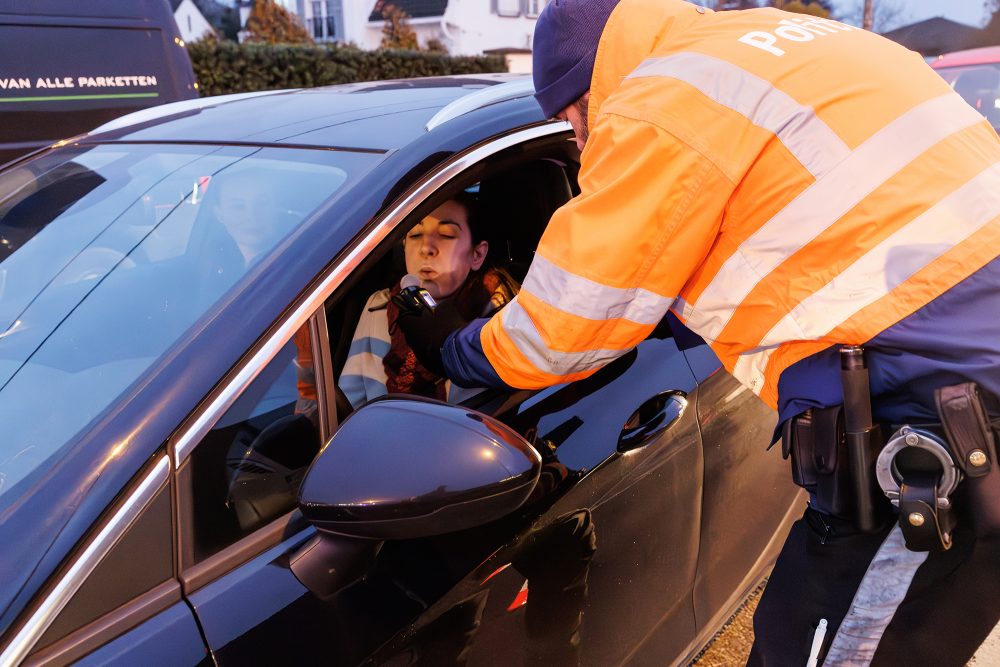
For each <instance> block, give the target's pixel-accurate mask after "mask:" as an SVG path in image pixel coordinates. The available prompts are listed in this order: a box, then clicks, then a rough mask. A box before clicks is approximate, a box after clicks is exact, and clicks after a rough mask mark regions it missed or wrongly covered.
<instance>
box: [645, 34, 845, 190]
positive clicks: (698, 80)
mask: <svg viewBox="0 0 1000 667" xmlns="http://www.w3.org/2000/svg"><path fill="white" fill-rule="evenodd" d="M654 76H661V77H667V78H670V79H676V80H677V81H683V82H685V83H688V84H690V85H692V86H694V87H695V88H697V89H698V90H699V91H701V92H702V93H703V94H704V95H706V96H707V97H709V98H710V99H712V100H715V101H716V102H718V103H719V104H721V105H722V106H724V107H726V108H728V109H732V110H733V111H735V112H737V113H739V114H740V115H742V116H744V117H746V118H747V120H749V121H750V122H751V123H753V124H754V125H756V126H757V127H760V128H763V129H765V130H768V131H769V132H772V133H774V134H775V135H776V136H777V137H778V139H780V140H781V143H782V144H783V145H784V146H785V148H787V149H788V151H789V152H790V153H791V154H792V155H794V156H795V159H796V160H798V161H799V163H801V164H802V166H803V167H805V168H806V169H808V170H809V173H811V174H812V175H813V176H815V177H816V178H819V177H820V176H822V175H823V174H825V173H826V172H828V171H830V169H832V168H833V167H834V166H835V165H836V164H837V163H839V162H840V161H841V160H843V159H844V158H846V157H847V156H848V155H849V154H850V152H851V151H850V149H849V148H848V147H847V144H845V143H844V141H843V140H842V139H841V138H840V137H839V136H837V133H836V132H834V131H833V130H832V129H830V126H828V125H827V124H826V123H824V122H823V121H822V120H820V118H819V117H818V116H817V115H816V112H815V111H814V110H813V108H812V107H808V106H805V105H803V104H799V103H798V102H796V101H795V100H794V99H792V98H791V97H790V96H789V95H788V94H787V93H784V92H782V91H780V90H778V89H777V88H775V87H774V85H773V84H771V83H770V82H769V81H766V80H764V79H762V78H760V77H759V76H757V75H755V74H751V73H750V72H748V71H746V70H744V69H742V68H740V67H737V66H736V65H733V64H732V63H729V62H726V61H725V60H721V59H719V58H714V57H712V56H708V55H705V54H702V53H690V52H684V53H677V54H674V55H671V56H664V57H662V58H649V59H648V60H645V61H644V62H643V63H642V64H640V65H639V66H638V67H637V68H635V70H634V71H633V72H632V73H631V74H629V75H628V77H627V78H629V79H635V78H640V77H654Z"/></svg>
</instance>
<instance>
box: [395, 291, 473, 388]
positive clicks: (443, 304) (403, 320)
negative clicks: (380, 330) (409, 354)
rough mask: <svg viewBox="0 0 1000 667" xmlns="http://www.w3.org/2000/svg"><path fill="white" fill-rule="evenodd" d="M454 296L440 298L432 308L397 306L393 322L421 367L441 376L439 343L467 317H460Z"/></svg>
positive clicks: (464, 321)
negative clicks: (414, 308) (404, 308)
mask: <svg viewBox="0 0 1000 667" xmlns="http://www.w3.org/2000/svg"><path fill="white" fill-rule="evenodd" d="M455 302H456V300H455V299H442V300H441V301H439V302H438V306H437V308H435V309H434V310H430V309H426V308H425V309H422V310H420V311H419V312H414V311H412V310H406V311H404V310H400V313H399V317H398V318H397V320H396V325H397V326H398V327H399V328H400V329H401V330H402V332H403V335H404V336H405V337H406V342H407V344H409V346H410V347H411V348H412V349H413V353H414V354H415V355H417V359H418V360H419V361H420V363H421V364H423V365H424V368H426V369H427V370H429V371H430V372H432V373H436V374H437V375H441V376H444V364H443V363H442V362H441V347H442V346H443V345H444V341H445V339H446V338H447V337H448V334H450V333H451V332H452V331H457V330H458V329H461V328H462V327H464V326H465V325H466V324H468V323H469V322H468V320H466V319H465V318H463V317H462V316H461V315H460V314H459V312H458V309H457V308H456V303H455Z"/></svg>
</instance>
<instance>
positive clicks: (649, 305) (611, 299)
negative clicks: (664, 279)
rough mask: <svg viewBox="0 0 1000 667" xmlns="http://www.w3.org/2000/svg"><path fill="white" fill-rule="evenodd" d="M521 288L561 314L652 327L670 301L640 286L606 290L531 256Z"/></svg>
mask: <svg viewBox="0 0 1000 667" xmlns="http://www.w3.org/2000/svg"><path fill="white" fill-rule="evenodd" d="M522 289H523V290H524V291H526V292H530V293H531V294H532V295H533V296H535V297H537V298H538V299H540V300H541V301H543V302H544V303H547V304H548V305H550V306H552V307H554V308H557V309H559V310H561V311H563V312H564V313H569V314H571V315H576V316H577V317H585V318H587V319H590V320H611V319H619V318H620V319H624V320H629V321H630V322H635V323H636V324H649V325H656V324H657V323H659V321H660V320H662V319H663V316H664V315H665V314H666V313H667V309H668V308H670V304H672V303H673V302H674V298H673V297H664V296H660V295H659V294H654V293H653V292H650V291H649V290H645V289H642V288H641V287H630V288H627V289H626V288H621V287H610V286H608V285H602V284H601V283H598V282H595V281H593V280H590V279H588V278H584V277H582V276H578V275H576V274H575V273H571V272H569V271H566V270H565V269H563V268H561V267H559V266H556V265H555V264H553V263H552V262H551V261H549V260H548V259H546V258H545V257H542V256H541V255H540V254H537V253H536V254H535V258H534V259H533V260H532V262H531V268H530V269H529V270H528V275H527V277H526V278H525V279H524V284H523V285H522Z"/></svg>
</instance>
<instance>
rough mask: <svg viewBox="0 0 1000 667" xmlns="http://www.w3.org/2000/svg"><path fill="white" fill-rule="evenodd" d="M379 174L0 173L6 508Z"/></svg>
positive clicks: (279, 165) (301, 160)
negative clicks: (295, 240)
mask: <svg viewBox="0 0 1000 667" xmlns="http://www.w3.org/2000/svg"><path fill="white" fill-rule="evenodd" d="M375 161H377V156H372V155H360V154H350V153H338V152H331V151H301V150H292V149H266V148H265V149H261V148H252V147H250V148H245V147H241V148H233V147H229V148H219V147H212V146H199V147H167V146H140V145H106V146H97V147H93V148H90V149H86V150H78V151H75V152H69V153H65V154H64V153H55V154H52V155H50V156H47V157H45V158H44V159H41V160H35V161H31V162H28V163H25V164H24V165H23V166H19V167H18V168H17V169H14V170H7V171H5V172H2V173H0V423H2V424H3V425H4V435H3V438H0V508H2V506H3V505H4V504H5V503H6V502H8V501H10V499H11V498H12V497H13V496H16V495H17V494H16V492H15V493H12V491H11V489H12V488H13V487H15V486H16V485H17V484H18V483H19V482H22V481H24V483H26V484H29V483H30V480H27V481H25V478H26V477H28V476H29V475H31V474H32V473H33V472H35V471H41V470H44V468H45V466H44V462H45V461H46V459H47V458H48V457H50V456H52V455H58V454H57V452H58V451H59V449H60V448H61V447H63V446H64V445H65V444H66V443H68V442H69V441H71V439H72V438H73V437H74V436H75V435H76V434H77V433H78V432H79V431H80V430H81V429H83V428H84V427H85V426H86V425H87V424H88V423H89V422H91V420H93V419H95V418H96V417H97V416H98V415H100V414H101V413H102V412H103V411H104V410H106V409H107V408H108V407H109V406H110V405H112V404H113V402H114V401H115V400H116V399H117V398H118V396H120V395H121V394H122V392H123V391H126V390H127V388H128V387H129V385H131V384H132V383H133V382H135V381H136V380H138V379H139V378H141V377H142V375H143V373H144V371H146V369H148V368H149V367H150V366H151V365H152V364H154V363H155V362H156V360H157V359H158V358H160V357H161V356H162V355H163V354H165V353H167V351H168V350H169V348H170V347H171V346H172V345H173V344H174V343H175V342H176V341H177V340H178V339H179V338H181V337H182V336H183V335H184V334H185V332H187V331H188V330H189V329H190V328H191V327H192V326H194V325H196V322H197V321H198V320H199V319H200V318H202V317H210V316H211V312H212V311H213V309H214V307H215V304H216V303H217V302H218V301H219V300H220V298H222V297H223V295H224V294H226V293H227V292H228V291H229V290H230V289H231V288H233V287H234V286H235V285H237V283H238V282H239V281H240V280H241V279H242V278H243V277H244V276H245V275H246V274H247V273H248V272H249V271H250V270H251V268H252V267H253V266H254V265H255V263H256V262H257V261H258V259H259V258H262V257H263V256H264V255H266V254H267V253H269V252H270V251H271V250H273V249H274V248H275V247H276V246H277V245H278V243H279V242H280V241H281V240H282V239H283V238H285V237H286V236H287V235H288V234H289V233H291V232H292V231H293V230H294V229H296V228H297V227H298V226H300V225H301V224H302V223H303V222H304V221H305V220H307V219H308V218H309V215H310V213H311V212H312V211H314V210H315V209H316V208H317V207H318V206H319V205H320V204H322V203H323V202H325V201H327V200H329V199H331V198H332V197H334V196H335V193H336V192H337V191H338V190H340V189H341V188H344V186H345V183H347V182H348V181H349V179H351V178H352V177H355V176H357V175H358V173H360V172H363V171H366V168H367V167H368V166H370V165H371V164H373V163H374V162H375Z"/></svg>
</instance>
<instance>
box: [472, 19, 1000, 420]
mask: <svg viewBox="0 0 1000 667" xmlns="http://www.w3.org/2000/svg"><path fill="white" fill-rule="evenodd" d="M589 125H590V138H589V141H588V143H587V146H586V149H585V150H584V152H583V156H582V169H581V172H580V188H581V194H580V195H579V196H578V197H576V198H575V199H573V200H572V201H570V202H569V203H568V204H566V205H565V206H563V207H562V208H561V209H559V210H558V211H557V212H556V213H555V215H553V217H552V220H551V222H550V223H549V225H548V228H547V229H546V231H545V234H544V236H543V237H542V240H541V242H540V244H539V247H538V252H537V255H536V257H535V260H534V262H533V263H532V265H531V268H530V270H529V272H528V275H527V278H526V280H525V282H524V285H523V288H522V291H521V293H520V294H519V295H518V296H517V298H516V299H514V301H513V302H512V303H511V304H509V305H508V306H507V308H505V309H504V310H503V311H502V312H501V313H500V314H499V315H498V316H496V317H494V318H493V319H492V320H491V321H489V322H488V323H487V324H486V325H485V326H483V327H482V329H481V331H480V333H479V341H478V342H479V343H480V344H481V348H482V352H483V353H484V354H485V357H486V359H487V360H488V362H489V364H490V365H491V366H492V368H493V370H494V371H495V372H496V374H497V375H498V376H499V378H500V379H502V380H503V381H504V382H505V383H506V384H508V385H510V386H513V387H522V388H535V387H541V386H548V385H552V384H556V383H560V382H565V381H569V380H575V379H579V378H582V377H585V376H587V375H589V374H591V373H593V372H594V371H595V370H596V369H597V368H599V367H601V366H602V365H604V364H606V363H608V362H609V361H611V360H612V359H614V358H616V357H618V356H620V355H622V354H623V353H625V352H626V351H627V350H629V349H630V348H632V347H633V346H635V345H636V344H638V343H639V342H640V341H642V340H643V339H644V338H645V337H646V336H647V335H648V334H649V333H650V332H651V331H652V330H653V328H654V326H655V325H656V324H657V323H658V322H659V321H660V320H661V318H662V317H663V316H664V315H665V313H666V311H667V310H668V308H669V309H672V310H673V312H675V313H676V315H677V316H678V317H679V318H680V319H681V320H682V321H683V322H684V323H685V324H686V325H687V326H688V327H689V328H690V329H692V330H693V331H695V332H696V333H698V334H699V335H701V336H702V337H703V338H705V340H706V341H708V343H709V344H710V345H711V347H712V349H713V350H714V351H715V352H716V354H718V356H719V357H720V359H721V360H722V362H723V364H724V365H725V367H726V369H727V370H729V371H730V372H732V373H733V374H734V375H735V376H736V378H737V379H739V380H740V381H741V382H743V383H744V384H745V385H746V386H748V387H749V388H750V389H752V390H753V391H754V392H755V393H756V394H758V395H759V396H761V397H762V398H763V399H764V400H765V401H767V402H768V403H770V404H771V405H772V406H773V405H775V404H776V403H777V399H778V396H777V387H778V378H779V376H780V375H781V373H782V371H783V370H785V369H786V368H788V367H789V366H790V365H791V364H794V363H795V362H797V361H799V360H802V359H804V358H806V357H808V356H810V355H813V354H815V353H817V352H819V351H821V350H824V349H826V348H829V347H830V346H831V345H834V344H838V343H846V344H861V343H864V342H866V341H868V340H869V339H871V338H872V337H873V336H875V335H877V334H879V333H880V332H883V331H884V330H886V329H887V328H888V327H891V326H892V325H893V324H895V323H897V322H899V321H900V320H902V319H903V318H906V317H907V316H909V315H910V314H912V313H914V312H915V311H916V310H918V309H920V308H921V307H922V306H924V305H925V304H928V303H929V302H931V301H933V300H934V299H935V298H937V297H938V296H939V295H941V294H942V293H943V292H945V291H946V290H948V289H949V288H951V287H952V286H954V285H956V284H958V283H960V282H961V281H963V280H964V279H966V278H967V277H968V276H970V275H971V274H973V273H974V272H976V271H977V270H979V269H980V268H982V267H984V266H985V265H986V264H988V263H989V262H990V261H991V260H993V259H994V258H996V257H997V256H998V255H1000V220H998V216H1000V140H998V138H997V135H996V133H995V132H994V130H993V129H992V128H991V126H990V125H989V123H988V122H987V121H986V120H985V119H984V118H983V116H981V115H980V114H979V113H977V112H976V111H975V110H974V109H972V108H971V107H970V106H969V105H968V104H966V103H965V102H964V101H963V100H962V98H961V97H959V96H958V95H957V94H955V93H954V92H953V91H952V90H951V88H950V87H949V86H948V85H947V84H946V83H945V82H944V81H943V80H942V79H941V78H940V77H939V76H938V75H937V74H936V73H935V72H934V71H932V70H931V69H930V68H929V67H928V66H927V65H925V64H924V62H923V60H922V59H921V57H920V56H919V55H918V54H916V53H913V52H911V51H908V50H906V49H904V48H903V47H901V46H898V45H896V44H894V43H892V42H890V41H888V40H886V39H884V38H882V37H880V36H878V35H875V34H872V33H870V32H867V31H864V30H861V29H857V28H853V27H850V26H846V25H843V24H840V23H836V22H833V21H829V20H824V19H816V18H814V17H810V16H804V15H800V14H792V13H787V12H782V11H778V10H775V9H759V10H749V11H736V12H719V13H715V12H712V11H709V10H703V9H701V8H699V7H696V6H694V5H692V4H690V3H688V2H684V1H683V0H622V2H621V3H620V5H619V6H618V7H617V8H616V9H615V10H614V12H613V13H612V15H611V18H610V20H609V22H608V24H607V27H606V28H605V30H604V33H603V36H602V38H601V42H600V47H599V49H598V52H597V58H596V63H595V67H594V75H593V80H592V87H591V98H590V112H589ZM990 317H992V318H998V319H1000V315H997V314H996V313H993V314H991V315H990Z"/></svg>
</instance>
